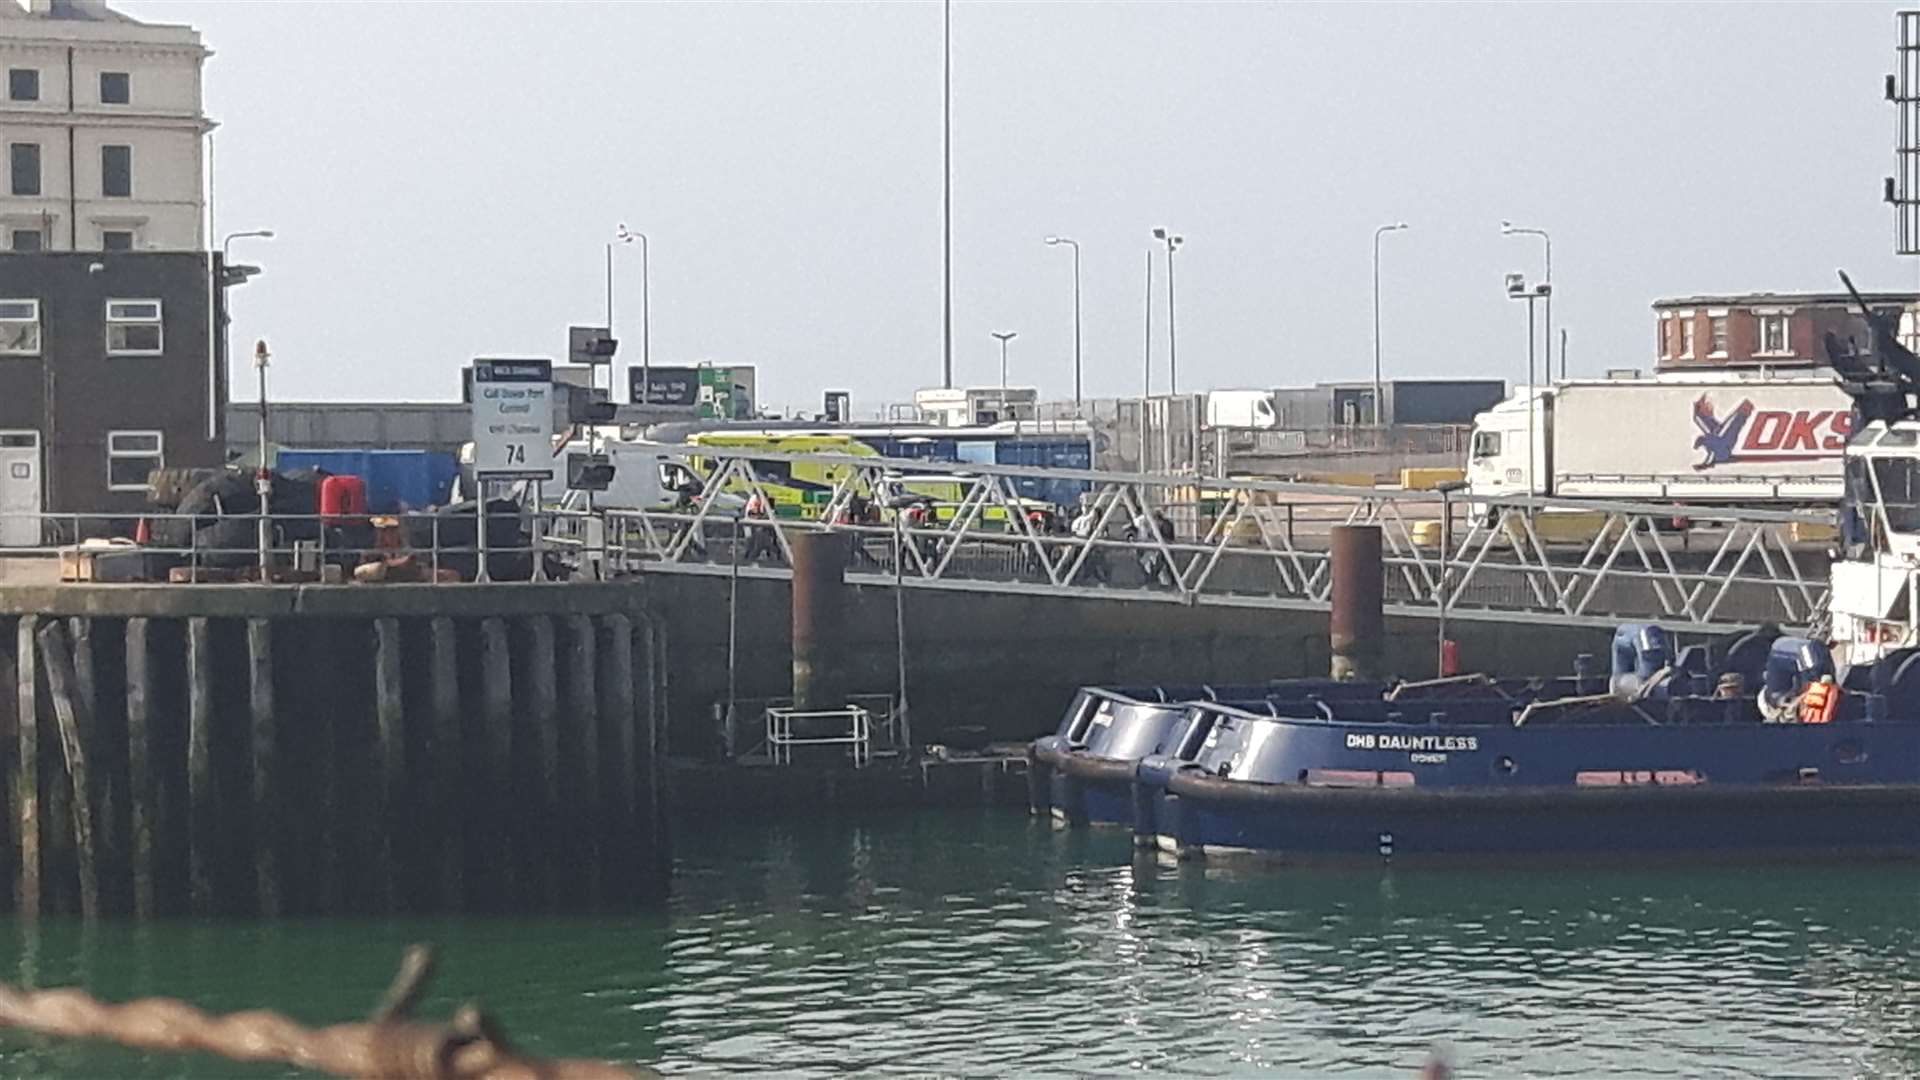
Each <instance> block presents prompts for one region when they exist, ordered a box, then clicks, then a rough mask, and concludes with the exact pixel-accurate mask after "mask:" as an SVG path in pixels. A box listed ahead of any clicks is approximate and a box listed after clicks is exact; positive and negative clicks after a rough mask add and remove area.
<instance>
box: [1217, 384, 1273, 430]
mask: <svg viewBox="0 0 1920 1080" xmlns="http://www.w3.org/2000/svg"><path fill="white" fill-rule="evenodd" d="M1207 426H1208V427H1216V428H1257V429H1259V430H1261V431H1269V430H1272V429H1273V428H1277V427H1279V426H1280V417H1279V416H1278V415H1276V414H1275V413H1274V411H1273V392H1272V391H1270V390H1209V391H1207Z"/></svg>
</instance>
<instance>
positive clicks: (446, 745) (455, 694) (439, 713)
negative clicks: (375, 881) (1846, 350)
mask: <svg viewBox="0 0 1920 1080" xmlns="http://www.w3.org/2000/svg"><path fill="white" fill-rule="evenodd" d="M427 630H428V638H429V640H430V642H431V655H430V657H429V661H428V664H429V671H428V672H427V675H428V679H429V685H430V686H431V687H432V691H431V693H432V699H433V701H432V708H433V715H432V718H431V719H432V724H433V727H432V732H433V755H432V757H431V759H430V760H429V761H428V763H427V764H428V767H429V768H431V769H432V770H433V775H432V776H431V777H430V778H429V780H428V786H429V788H430V789H431V790H432V791H433V792H434V804H435V806H436V807H437V808H438V810H439V813H438V815H437V818H436V821H435V824H436V825H437V826H438V828H439V834H440V843H441V853H440V854H441V857H440V868H439V875H438V876H439V879H440V882H439V884H440V905H441V910H443V911H449V912H451V911H458V910H460V909H461V907H462V906H463V905H464V904H465V902H466V899H465V888H464V884H463V882H462V880H461V879H462V876H463V875H462V873H461V865H460V864H461V853H462V852H463V851H464V850H465V847H466V843H465V838H466V819H465V816H464V815H463V814H462V813H461V812H460V807H461V799H462V798H463V795H464V792H465V785H464V784H463V782H462V779H461V776H462V772H463V770H462V767H461V749H462V747H461V738H460V666H459V652H458V646H459V642H458V640H456V639H455V637H454V629H453V620H452V619H448V618H444V617H436V618H434V619H433V620H432V621H431V622H430V623H429V624H428V628H427Z"/></svg>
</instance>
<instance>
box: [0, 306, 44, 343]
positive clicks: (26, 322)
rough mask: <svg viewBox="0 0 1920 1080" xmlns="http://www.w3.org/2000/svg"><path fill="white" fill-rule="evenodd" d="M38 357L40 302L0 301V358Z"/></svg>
mask: <svg viewBox="0 0 1920 1080" xmlns="http://www.w3.org/2000/svg"><path fill="white" fill-rule="evenodd" d="M38 355H40V301H38V300H0V356H38Z"/></svg>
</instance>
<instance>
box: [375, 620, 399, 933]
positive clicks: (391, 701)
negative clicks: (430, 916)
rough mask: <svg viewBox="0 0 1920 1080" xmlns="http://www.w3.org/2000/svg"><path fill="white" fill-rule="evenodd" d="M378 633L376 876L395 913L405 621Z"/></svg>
mask: <svg viewBox="0 0 1920 1080" xmlns="http://www.w3.org/2000/svg"><path fill="white" fill-rule="evenodd" d="M373 633H374V663H373V684H374V686H373V691H374V714H375V718H376V722H377V725H378V726H377V728H376V735H375V740H376V743H377V748H376V753H377V755H378V758H379V761H378V768H379V770H380V783H379V785H378V791H379V798H380V805H379V806H378V807H377V808H376V810H375V816H376V818H377V820H378V829H377V834H378V837H379V840H378V843H377V844H376V845H375V849H376V850H375V852H374V859H375V866H374V876H375V879H376V880H377V881H378V882H379V886H378V889H377V891H378V893H379V895H380V903H381V906H382V908H383V909H384V910H386V911H393V910H396V909H397V908H398V906H399V899H400V896H401V895H402V892H403V890H402V889H401V888H400V886H399V883H398V877H397V875H398V868H399V865H400V861H401V859H400V853H399V852H398V851H397V850H396V848H397V847H398V846H399V845H400V843H401V840H400V839H399V835H398V834H399V833H400V832H401V830H402V829H404V828H405V827H406V826H405V824H404V820H405V817H406V812H405V806H404V801H405V799H406V785H407V733H406V727H405V725H406V706H405V702H404V700H403V683H402V681H401V678H400V620H399V619H394V618H382V619H375V620H374V621H373Z"/></svg>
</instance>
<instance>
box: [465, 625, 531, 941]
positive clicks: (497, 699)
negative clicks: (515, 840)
mask: <svg viewBox="0 0 1920 1080" xmlns="http://www.w3.org/2000/svg"><path fill="white" fill-rule="evenodd" d="M480 672H481V673H480V698H481V715H482V717H483V722H484V724H485V731H484V734H483V736H482V739H483V742H484V743H485V746H486V778H487V789H486V790H487V797H486V798H485V799H483V800H480V801H479V802H478V803H477V804H476V805H478V806H481V807H483V808H484V809H483V813H484V814H485V816H486V835H487V836H488V837H489V838H490V842H491V843H494V844H497V845H498V848H499V849H498V850H497V851H496V852H495V853H494V857H493V858H490V859H489V860H488V864H489V865H491V866H493V867H495V868H496V871H497V872H496V873H495V874H494V875H491V876H492V878H493V880H492V881H490V882H489V883H488V885H489V886H491V888H492V890H493V895H492V897H491V898H490V904H489V906H490V907H493V908H497V909H502V910H504V909H507V908H509V907H510V905H511V903H512V901H513V899H514V897H516V896H518V895H519V893H518V891H517V889H516V888H515V885H516V882H517V881H518V875H517V874H516V873H515V869H516V867H515V860H516V859H517V858H519V857H520V856H522V855H523V854H524V853H523V852H519V851H515V850H513V847H514V845H513V844H512V843H511V840H510V837H511V835H512V830H511V828H510V826H511V821H512V819H511V816H510V813H511V811H510V807H511V805H512V801H513V667H512V655H511V654H510V653H509V652H508V649H507V624H506V623H505V622H504V621H502V620H501V619H499V618H498V617H495V616H489V617H487V618H484V619H481V620H480Z"/></svg>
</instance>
